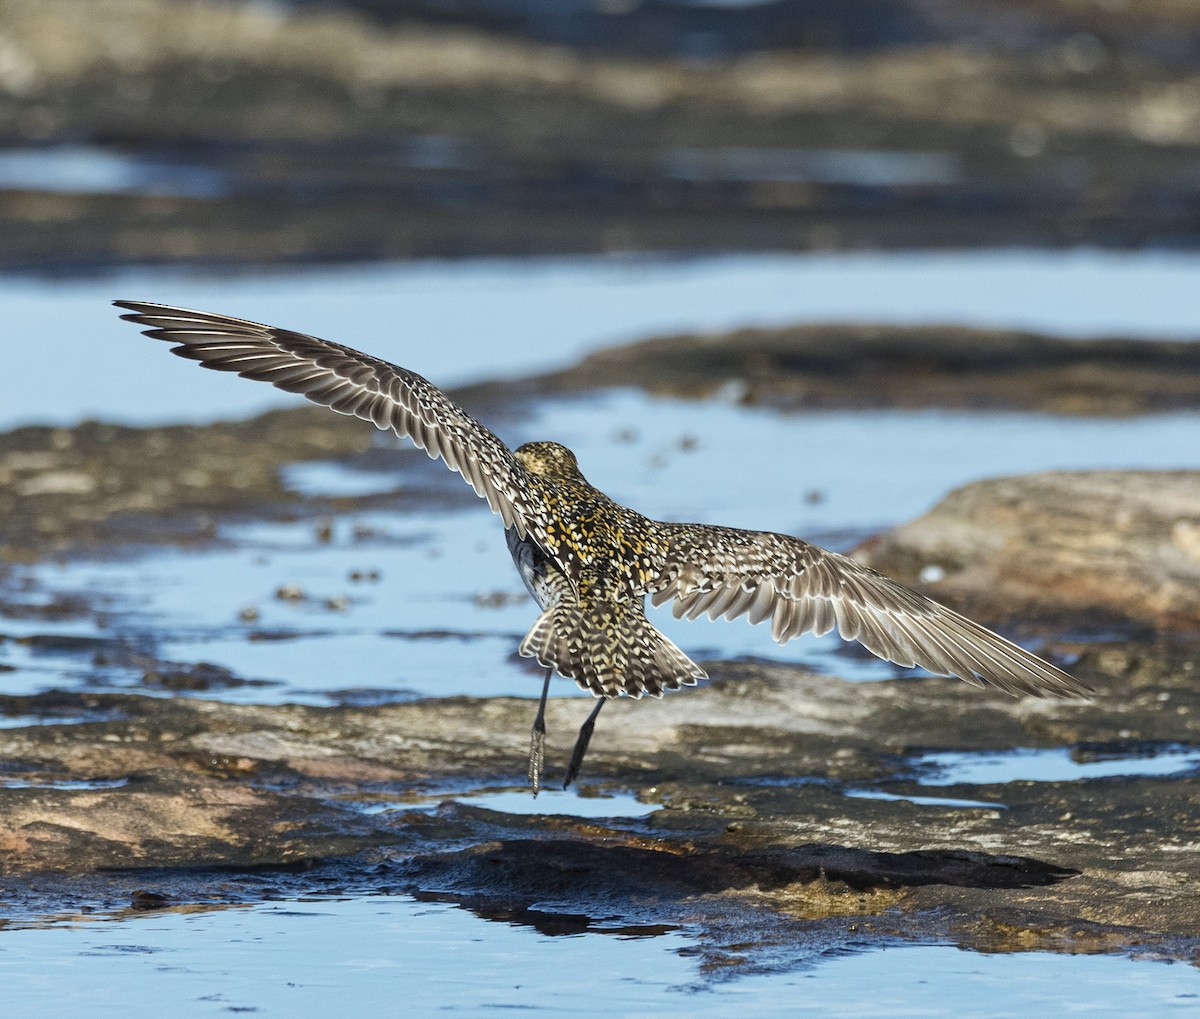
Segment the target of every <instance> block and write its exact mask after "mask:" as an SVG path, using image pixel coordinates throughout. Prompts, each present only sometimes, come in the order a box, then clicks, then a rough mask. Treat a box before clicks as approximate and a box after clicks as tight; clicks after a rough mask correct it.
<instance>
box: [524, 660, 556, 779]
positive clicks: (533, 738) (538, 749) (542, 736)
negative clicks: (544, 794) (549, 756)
mask: <svg viewBox="0 0 1200 1019" xmlns="http://www.w3.org/2000/svg"><path fill="white" fill-rule="evenodd" d="M552 675H554V670H553V669H547V670H546V679H545V682H543V683H542V699H541V700H540V701H538V709H537V714H536V715H535V716H534V719H533V729H532V731H531V732H530V734H529V784H530V785H531V786H532V787H533V795H534V798H535V799H536V798H537V794H538V790H539V789H541V787H542V763H543V762H544V761H545V759H546V695H547V694H548V693H550V677H551V676H552Z"/></svg>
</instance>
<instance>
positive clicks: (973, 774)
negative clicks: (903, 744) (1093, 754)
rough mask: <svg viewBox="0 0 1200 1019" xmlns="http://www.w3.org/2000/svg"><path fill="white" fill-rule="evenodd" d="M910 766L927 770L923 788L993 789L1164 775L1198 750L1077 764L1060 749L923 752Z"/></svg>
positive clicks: (1186, 766) (1191, 760) (1190, 762)
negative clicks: (1021, 784)
mask: <svg viewBox="0 0 1200 1019" xmlns="http://www.w3.org/2000/svg"><path fill="white" fill-rule="evenodd" d="M914 763H916V764H919V765H924V766H927V767H932V768H933V769H934V771H933V773H932V774H930V773H926V774H923V775H922V776H921V780H920V781H921V784H922V785H930V786H937V785H992V784H995V783H1000V782H1075V781H1080V780H1082V779H1088V778H1111V777H1116V776H1125V775H1129V776H1133V775H1141V776H1150V777H1164V776H1167V775H1181V774H1184V773H1185V772H1189V771H1194V770H1195V769H1196V768H1197V767H1200V748H1197V747H1168V748H1162V749H1159V750H1156V751H1154V752H1151V753H1145V754H1130V755H1129V756H1124V757H1122V756H1112V757H1107V756H1106V757H1105V758H1104V759H1102V760H1091V761H1088V760H1084V761H1080V760H1076V759H1074V758H1073V757H1072V756H1071V752H1070V751H1069V750H1067V749H1065V748H1062V747H1053V748H1045V749H1036V750H1034V749H1022V750H1008V751H1004V752H1003V753H996V754H960V753H938V754H924V755H922V756H921V757H918V758H915V761H914Z"/></svg>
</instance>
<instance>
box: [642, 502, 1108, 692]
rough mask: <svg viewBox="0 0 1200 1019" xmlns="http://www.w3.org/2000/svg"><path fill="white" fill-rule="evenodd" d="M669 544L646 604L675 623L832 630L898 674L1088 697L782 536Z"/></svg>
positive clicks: (712, 536) (959, 621) (910, 594)
mask: <svg viewBox="0 0 1200 1019" xmlns="http://www.w3.org/2000/svg"><path fill="white" fill-rule="evenodd" d="M660 526H661V527H662V528H663V533H664V535H665V536H666V537H667V540H668V542H669V545H670V552H669V554H668V556H667V561H668V562H669V563H670V565H669V566H668V567H667V569H666V570H665V571H664V573H663V575H662V577H661V578H660V581H659V584H658V585H657V587H656V588H655V590H654V591H653V592H652V595H651V597H652V600H653V602H654V604H655V605H661V604H663V603H664V602H666V601H669V600H671V599H674V604H673V606H672V609H673V611H674V613H675V616H676V617H677V618H678V617H683V616H686V617H687V618H688V619H696V618H697V617H699V616H700V615H702V614H705V613H707V614H708V616H709V618H710V619H716V618H718V617H719V616H724V617H725V618H726V619H733V618H735V617H737V616H740V615H743V614H748V615H749V619H750V622H751V623H761V622H763V621H765V620H767V619H770V621H771V635H772V636H773V637H774V638H775V639H776V640H777V641H779V642H780V643H781V644H783V643H786V642H787V641H789V640H791V639H792V638H793V637H798V636H799V635H800V634H802V633H807V632H809V631H811V632H813V633H815V634H817V635H818V636H819V635H821V634H825V633H828V632H829V631H831V630H832V629H834V628H835V627H836V628H837V630H838V632H839V633H840V634H841V636H842V637H843V638H845V639H846V640H856V641H858V642H859V643H860V644H862V645H863V647H865V648H866V649H867V650H868V651H871V652H872V653H873V654H876V655H878V656H879V657H880V658H884V659H887V660H888V661H889V662H895V663H896V664H897V665H903V666H906V667H911V666H913V665H920V666H921V667H922V668H925V669H928V670H929V671H930V672H936V673H941V674H942V675H947V676H958V677H959V678H960V679H963V680H966V682H968V683H970V684H971V685H972V686H984V685H991V686H995V687H998V688H999V689H1001V690H1003V691H1005V692H1006V693H1010V694H1034V695H1035V696H1042V697H1045V696H1057V697H1081V696H1084V695H1086V694H1087V693H1090V692H1091V690H1090V688H1089V687H1088V686H1087V685H1086V684H1085V683H1082V682H1080V681H1079V680H1077V679H1075V678H1074V677H1073V676H1070V675H1068V674H1067V673H1065V672H1063V671H1062V670H1061V669H1058V668H1056V667H1055V666H1053V665H1051V664H1050V663H1049V662H1044V661H1042V659H1040V658H1038V657H1037V656H1036V655H1032V654H1030V653H1029V652H1028V651H1025V650H1024V649H1022V648H1019V647H1017V645H1016V644H1014V643H1012V642H1011V641H1009V640H1005V639H1004V638H1003V637H1001V636H1000V635H999V634H997V633H993V632H992V631H991V630H989V629H987V628H986V627H983V626H980V625H979V624H978V623H975V622H972V621H971V620H970V619H967V618H966V616H963V615H960V614H959V613H957V612H954V611H953V610H952V609H948V608H946V607H945V606H944V605H939V604H938V603H937V602H935V601H932V600H931V599H929V598H926V597H925V596H924V595H921V594H918V593H917V592H916V591H913V590H910V589H909V588H907V587H904V586H903V585H901V584H897V583H896V582H895V581H893V580H889V579H888V578H887V577H885V576H883V574H881V573H877V572H876V571H875V570H872V569H870V568H869V567H867V566H863V565H862V564H861V563H857V562H855V561H854V560H853V559H849V558H847V557H846V556H843V555H838V554H837V553H836V552H828V551H826V550H825V549H823V548H818V547H817V546H816V545H810V544H809V543H808V542H805V541H801V540H800V539H799V538H792V537H789V536H787V535H783V534H772V533H769V532H764V531H742V530H738V529H736V528H732V527H708V526H705V525H701V524H662V525H660Z"/></svg>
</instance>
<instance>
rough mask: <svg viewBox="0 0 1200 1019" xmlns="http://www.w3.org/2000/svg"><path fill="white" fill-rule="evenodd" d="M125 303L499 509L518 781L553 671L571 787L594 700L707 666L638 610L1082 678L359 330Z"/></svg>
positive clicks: (1031, 676) (532, 763) (680, 682)
mask: <svg viewBox="0 0 1200 1019" xmlns="http://www.w3.org/2000/svg"><path fill="white" fill-rule="evenodd" d="M113 303H114V304H115V305H116V306H117V307H119V308H121V309H124V311H125V312H126V313H125V314H123V315H122V316H121V318H122V319H124V320H126V321H129V322H133V323H135V324H137V325H139V326H142V327H144V328H143V332H144V333H145V335H147V336H149V337H151V338H153V339H157V340H165V341H167V342H169V343H172V344H174V346H173V347H172V348H171V352H172V353H174V354H177V355H178V356H180V357H183V358H188V359H190V360H193V361H198V362H199V363H200V364H201V365H202V366H203V367H205V368H210V369H213V370H216V371H224V372H234V373H236V374H238V375H240V376H242V377H243V378H248V379H254V380H258V381H263V382H269V383H271V384H272V385H274V386H276V387H278V388H279V389H283V390H286V391H288V392H292V393H299V394H301V395H303V396H304V397H306V398H307V399H309V400H311V401H312V402H313V403H316V404H319V405H321V406H324V407H328V408H329V409H330V410H333V411H337V412H338V413H341V414H347V415H353V416H355V417H358V418H362V419H364V420H366V421H369V422H371V423H372V424H374V425H375V426H376V427H377V428H380V429H385V430H391V431H393V432H395V433H396V434H397V435H399V436H402V437H407V438H408V439H410V440H412V442H413V443H414V444H415V445H416V446H418V447H419V448H421V449H423V450H424V451H425V452H426V453H427V454H428V456H429V457H430V458H431V459H438V458H440V459H441V460H442V461H443V462H444V463H445V465H446V466H447V467H449V468H450V469H451V470H452V471H456V472H457V473H458V474H460V475H462V477H463V478H464V479H465V480H466V481H467V482H468V483H469V484H470V485H471V487H472V488H473V489H474V490H475V492H476V494H477V495H479V496H480V497H481V498H482V499H484V500H486V501H487V504H488V506H489V507H490V508H491V510H492V511H493V513H496V514H498V515H499V516H500V518H501V521H502V522H503V525H504V528H505V538H506V542H507V544H508V549H509V552H510V554H511V556H512V560H513V564H514V566H515V567H516V569H517V572H518V573H519V574H520V576H521V579H522V581H523V582H524V585H525V587H526V588H527V590H528V591H529V593H530V595H532V597H533V599H534V601H535V602H536V603H537V605H538V607H539V609H540V610H541V611H540V613H539V615H538V616H537V618H536V619H535V620H534V623H533V625H532V627H531V628H530V630H529V632H528V633H527V634H526V635H525V637H524V639H523V640H522V641H521V643H520V646H519V653H520V654H521V655H522V656H524V657H527V658H533V659H536V661H537V662H538V663H539V664H540V665H541V666H542V667H544V668H545V669H546V673H545V677H544V680H543V684H542V694H541V698H540V700H539V702H538V708H537V713H536V715H535V718H534V721H533V725H532V727H531V730H530V749H529V763H528V781H529V784H530V787H531V789H532V791H533V795H534V796H537V794H538V791H539V789H540V788H541V782H542V776H543V771H544V766H545V735H546V725H545V709H546V698H547V695H548V693H549V687H550V680H551V677H552V676H553V675H554V674H555V673H557V674H558V675H560V676H563V677H565V678H567V679H573V680H574V681H575V682H576V683H577V684H578V685H579V686H580V687H582V688H583V689H585V690H587V691H589V692H590V693H591V694H593V696H594V697H595V698H596V704H595V705H594V707H593V709H592V711H591V713H590V714H589V715H588V717H587V719H586V721H585V722H584V724H583V726H582V727H581V728H580V731H579V735H578V738H577V739H576V742H575V747H574V750H573V751H572V754H571V758H570V761H569V763H568V766H567V770H566V774H565V779H564V782H563V788H566V787H568V786H569V785H570V784H571V783H572V782H573V781H574V780H575V779H576V778H577V776H578V774H579V772H580V768H581V766H582V764H583V760H584V756H585V755H586V753H587V749H588V746H589V744H590V741H591V738H592V733H593V731H594V728H595V723H596V718H597V716H598V715H599V713H600V709H601V708H602V707H603V706H604V704H605V703H606V702H607V701H609V700H613V699H615V698H617V697H622V696H624V697H630V698H633V699H640V698H641V697H643V696H650V697H662V695H663V694H664V693H665V692H667V691H671V690H678V689H680V688H681V687H688V686H695V685H696V684H697V683H699V682H700V681H701V680H703V679H706V678H707V674H706V673H705V671H704V669H702V668H701V667H700V666H699V665H697V664H696V663H695V662H694V661H692V659H691V658H689V657H688V656H687V654H685V653H684V652H683V651H682V650H680V648H679V647H677V646H676V645H675V643H674V642H672V641H671V640H670V639H669V638H668V637H667V636H666V635H664V634H663V633H662V632H660V631H659V630H658V628H657V627H655V626H654V625H653V624H652V623H651V622H650V620H649V619H648V618H647V616H646V610H645V602H646V598H647V597H648V598H649V599H650V601H651V603H652V604H654V605H656V606H657V605H663V604H666V603H668V602H669V603H670V604H671V607H672V611H673V613H674V615H675V616H676V617H677V618H682V617H686V618H688V619H696V618H698V617H699V616H701V615H707V616H708V617H709V618H711V619H717V618H718V617H724V618H726V619H734V618H736V617H739V616H746V617H747V618H748V620H749V621H750V622H751V623H762V622H769V623H770V627H771V636H772V637H773V638H774V639H775V640H776V641H778V642H779V643H780V644H786V643H787V642H788V641H789V640H791V639H793V638H795V637H799V636H800V635H802V634H805V633H813V634H815V635H817V636H820V635H823V634H826V633H829V632H830V631H832V630H834V629H836V630H837V631H838V633H839V634H840V635H841V637H842V638H844V639H845V640H849V641H857V642H858V643H860V644H861V645H862V646H863V647H865V648H866V649H867V650H868V651H870V652H872V653H873V654H875V655H876V656H878V657H879V658H882V659H885V660H887V661H890V662H893V663H895V664H896V665H900V666H903V667H915V666H920V667H921V668H924V669H926V670H927V671H929V672H932V673H936V674H941V675H946V676H957V677H958V678H959V679H962V680H965V681H966V682H967V683H969V684H971V685H973V686H976V687H984V686H991V687H995V688H997V689H999V690H1001V691H1003V692H1005V693H1008V694H1012V695H1014V696H1017V695H1022V694H1025V695H1033V696H1039V697H1047V696H1056V697H1066V698H1078V697H1086V696H1087V695H1088V694H1089V693H1091V692H1092V690H1091V688H1090V687H1089V686H1088V685H1087V684H1085V683H1083V682H1082V681H1080V680H1079V679H1077V678H1075V677H1073V676H1071V675H1070V674H1069V673H1067V672H1065V671H1063V670H1062V669H1060V668H1058V667H1057V666H1055V665H1052V664H1051V663H1049V662H1047V661H1044V660H1043V659H1041V658H1038V657H1037V656H1036V655H1033V654H1031V653H1030V652H1028V651H1026V650H1025V649H1024V648H1021V647H1019V646H1018V645H1016V644H1014V643H1013V642H1011V641H1009V640H1007V639H1006V638H1004V637H1002V636H1000V635H999V634H997V633H994V632H993V631H991V630H989V629H987V628H986V627H984V626H982V625H980V624H979V623H976V622H974V621H973V620H971V619H968V618H967V617H966V616H964V615H961V614H960V613H958V612H956V611H954V610H953V609H950V608H948V607H947V606H945V605H942V604H940V603H939V602H936V601H934V600H932V599H931V598H928V597H926V596H925V595H923V594H921V593H919V592H917V591H915V590H913V589H912V588H909V587H906V586H904V585H902V584H900V583H898V582H896V581H894V580H891V579H890V578H888V577H887V576H885V575H883V574H882V573H879V572H877V571H876V570H874V569H872V568H870V567H868V566H866V565H864V564H862V563H859V562H857V561H856V560H854V559H852V558H850V557H848V556H845V555H842V554H840V553H837V552H831V551H828V550H826V549H824V548H821V547H820V546H817V545H814V544H811V543H809V542H807V541H804V540H803V539H801V538H797V537H792V536H791V535H787V534H778V533H774V532H770V531H753V530H742V529H740V528H734V527H720V526H712V525H707V524H689V523H671V522H666V521H660V520H653V519H650V518H649V517H646V516H643V515H642V514H640V513H638V512H637V511H636V510H633V509H630V508H628V507H625V506H622V505H620V504H619V503H617V502H615V501H614V500H612V499H610V498H609V497H608V496H607V495H605V494H604V493H603V492H601V491H599V490H598V489H596V488H594V487H593V486H592V485H591V484H589V483H588V481H587V479H586V478H585V477H584V475H583V473H582V472H581V470H580V468H579V463H578V461H577V459H576V457H575V454H574V453H572V452H571V450H569V449H568V448H567V447H565V446H563V445H561V444H560V443H557V442H549V441H538V442H528V443H525V444H524V445H522V446H520V447H518V448H517V449H515V450H512V449H510V448H509V447H508V446H507V445H506V444H505V443H504V442H503V441H501V439H500V438H498V437H497V436H496V435H495V433H493V432H492V431H491V430H490V429H489V428H487V427H486V426H485V425H483V424H481V423H480V422H479V421H477V420H476V419H475V418H473V417H472V416H471V415H470V414H468V413H467V412H466V411H465V410H463V409H462V407H460V406H459V405H458V404H456V403H455V402H454V401H453V400H452V399H451V398H450V397H449V396H447V395H446V394H445V393H444V392H443V391H442V390H440V389H438V388H437V387H436V386H435V385H434V384H433V383H431V382H429V381H428V380H427V379H425V378H423V377H422V376H420V375H418V374H416V373H415V372H413V371H409V370H408V369H406V368H401V367H398V366H397V365H394V364H390V363H389V362H387V361H384V360H381V359H379V358H376V357H372V356H370V355H369V354H364V353H362V352H360V351H358V350H355V349H353V348H351V347H347V346H343V345H341V344H339V343H334V342H331V341H329V340H324V339H320V338H319V337H316V336H310V335H307V334H305V333H300V332H294V331H292V330H290V329H283V328H279V327H276V326H270V325H263V324H261V323H258V322H251V321H247V320H244V319H239V318H232V317H230V316H227V315H221V314H213V313H209V312H203V311H191V310H188V309H184V308H177V307H172V306H169V305H163V304H151V303H146V302H142V301H114V302H113Z"/></svg>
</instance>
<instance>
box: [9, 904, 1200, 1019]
mask: <svg viewBox="0 0 1200 1019" xmlns="http://www.w3.org/2000/svg"><path fill="white" fill-rule="evenodd" d="M606 926H608V928H609V931H610V932H608V933H605V927H606ZM802 926H803V925H802V924H799V923H798V924H797V928H798V930H797V933H798V934H800V933H801V929H802ZM801 945H802V939H801V938H798V940H797V947H796V949H795V951H794V955H793V956H792V957H790V958H788V957H787V953H786V952H784V953H783V954H784V956H785V958H783V959H781V960H780V964H779V967H778V971H776V972H767V973H750V974H745V975H742V976H738V977H736V978H733V979H730V977H731V976H732V973H731V971H729V970H728V968H726V967H719V966H718V967H715V968H713V969H711V970H709V969H706V968H705V966H704V963H703V955H702V953H701V951H700V950H701V949H702V943H701V942H700V940H699V938H698V937H697V934H696V932H694V931H692V930H689V929H688V928H687V927H686V926H681V927H680V929H678V930H674V931H667V932H665V933H657V936H653V937H650V936H639V935H638V934H637V933H631V932H629V931H628V930H626V929H623V928H621V927H620V926H619V925H618V924H614V923H611V922H610V923H609V924H607V925H606V924H605V923H604V922H594V923H593V924H592V925H590V926H589V927H588V928H586V929H584V930H581V931H579V932H577V933H573V934H571V935H569V936H557V937H556V936H551V935H548V934H545V933H542V932H540V931H538V930H536V929H534V928H532V927H531V926H529V925H528V924H522V923H519V922H511V921H510V922H490V923H489V922H485V921H483V920H481V919H479V918H478V917H476V916H473V915H472V914H470V913H468V912H467V911H466V910H464V909H460V908H457V907H455V906H452V905H449V904H446V903H437V902H417V901H414V900H412V899H409V898H406V897H400V896H382V895H381V896H374V897H366V898H354V899H309V900H302V901H298V902H290V903H263V904H261V905H256V906H245V907H228V908H215V909H199V910H196V911H193V908H192V907H189V908H187V909H186V910H183V911H161V912H151V913H144V914H140V915H133V916H130V915H118V916H114V917H110V916H104V915H98V916H94V917H90V918H86V919H85V918H83V917H65V918H61V919H45V920H35V921H32V922H26V923H23V924H21V925H20V926H19V927H17V928H15V929H14V928H9V929H6V930H0V980H2V981H3V983H4V987H5V1005H6V1008H7V1009H9V1010H11V1012H12V1013H13V1014H33V1013H35V1012H37V1013H40V1014H47V1013H48V1012H52V1013H53V1014H54V1015H62V1016H76V1015H80V1016H82V1015H122V1016H127V1015H134V1014H137V1015H162V1014H165V1013H167V1012H170V1014H172V1015H177V1016H181V1017H183V1016H193V1015H195V1016H205V1015H215V1014H223V1013H228V1012H231V1011H254V1012H257V1013H258V1014H264V1015H278V1016H328V1015H333V1014H343V1013H344V1012H345V1011H346V1009H347V1008H352V1009H353V1011H354V1013H355V1014H359V1015H390V1014H396V1013H397V1012H398V1011H403V1012H404V1013H405V1014H418V1015H425V1014H432V1013H434V1012H449V1013H451V1014H455V1015H468V1016H479V1015H494V1014H496V1013H498V1012H507V1011H508V1010H511V1009H517V1010H519V1011H520V1012H522V1013H523V1014H535V1015H538V1014H541V1015H571V1016H580V1017H585V1016H598V1017H604V1019H609V1017H612V1016H651V1015H653V1016H656V1017H671V1016H680V1017H685V1016H709V1015H711V1016H727V1015H730V1014H731V1013H734V1012H735V1011H739V1010H740V1011H742V1012H743V1013H745V1014H749V1015H755V1016H788V1015H796V1014H809V1015H825V1016H855V1017H862V1016H896V1015H905V1016H926V1017H941V1016H945V1017H954V1019H958V1017H960V1016H963V1015H971V1016H1011V1015H1046V1014H1061V1013H1062V1012H1071V1013H1077V1014H1087V1015H1098V1016H1129V1015H1157V1014H1163V1013H1168V1014H1174V1013H1179V1014H1189V1013H1193V1012H1194V1011H1195V1010H1196V1009H1197V1007H1198V1006H1200V974H1197V972H1196V970H1195V969H1193V968H1191V967H1186V966H1182V965H1168V964H1165V963H1158V962H1138V963H1133V962H1129V961H1127V960H1124V959H1116V958H1112V957H1096V956H1078V955H1063V954H1052V953H1047V952H1027V953H1020V954H1006V955H987V954H978V953H972V952H962V951H960V950H958V949H955V948H951V947H948V946H942V945H902V944H897V945H895V946H894V947H891V948H887V949H883V950H879V951H875V952H871V953H869V954H853V953H852V952H851V953H850V954H840V955H830V956H828V957H825V956H822V955H817V954H811V950H809V953H810V954H809V955H807V956H806V954H805V950H804V949H803V948H802V947H801ZM848 947H851V946H848ZM401 1003H402V1004H401Z"/></svg>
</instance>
